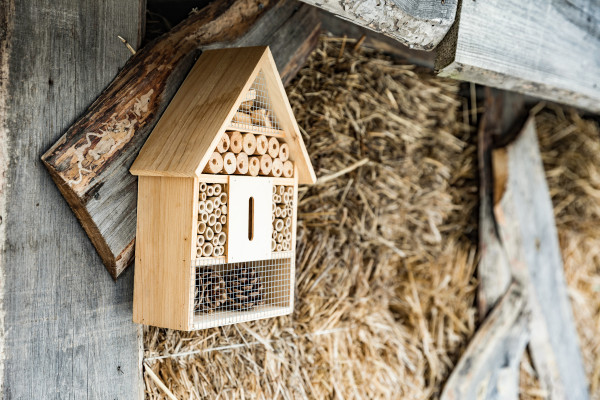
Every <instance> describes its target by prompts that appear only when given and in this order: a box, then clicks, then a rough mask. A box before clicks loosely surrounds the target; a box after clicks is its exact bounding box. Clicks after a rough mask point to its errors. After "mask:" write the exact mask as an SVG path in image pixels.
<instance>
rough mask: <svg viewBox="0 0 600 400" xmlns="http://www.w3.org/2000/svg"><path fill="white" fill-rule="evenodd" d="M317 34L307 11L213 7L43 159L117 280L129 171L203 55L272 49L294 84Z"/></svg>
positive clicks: (128, 206) (128, 72)
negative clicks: (229, 50) (255, 47)
mask: <svg viewBox="0 0 600 400" xmlns="http://www.w3.org/2000/svg"><path fill="white" fill-rule="evenodd" d="M231 27H234V28H233V29H232V28H231ZM318 33H319V22H318V19H317V18H316V14H315V10H313V9H311V7H309V6H306V5H303V6H301V7H298V6H297V3H295V2H291V1H280V2H278V3H277V4H275V5H274V6H273V3H270V2H265V1H261V2H260V4H259V2H258V1H254V0H219V1H216V2H213V3H211V4H210V5H209V6H208V7H206V8H204V9H202V10H200V11H199V12H198V13H196V14H193V15H192V16H190V17H189V18H188V19H187V20H185V21H184V22H182V23H181V24H180V25H178V26H177V27H176V28H174V29H173V30H172V31H171V32H170V33H168V34H167V35H165V36H163V37H161V38H159V39H157V40H156V41H155V42H153V43H150V44H148V45H147V46H145V47H144V48H143V49H141V50H139V51H138V52H137V53H136V55H135V56H133V57H132V58H131V60H130V61H129V62H128V63H127V65H125V67H124V68H123V69H122V70H121V72H120V73H119V75H118V76H117V78H116V79H115V80H114V81H113V83H112V84H111V85H110V86H109V87H108V88H107V89H106V90H105V91H104V93H103V94H102V95H101V96H100V97H99V98H98V99H97V100H96V101H95V102H94V104H93V105H92V106H90V108H89V109H88V110H87V111H86V112H85V113H84V114H83V116H82V117H81V118H80V119H79V120H77V122H75V124H74V125H72V126H71V128H69V130H68V131H67V133H65V135H64V136H63V137H62V138H61V139H60V140H59V141H58V142H56V143H55V144H54V145H53V146H52V147H51V148H50V149H49V150H48V151H47V152H46V153H45V154H44V156H43V157H42V160H43V162H44V164H45V165H46V167H47V168H48V170H49V171H50V174H51V176H52V177H53V179H54V181H55V183H56V184H57V185H58V187H59V189H60V190H61V192H62V193H63V195H64V197H65V198H66V199H67V201H68V203H69V205H70V206H71V208H72V209H73V210H74V212H75V214H76V215H77V217H78V219H79V220H80V222H81V224H82V226H83V227H84V229H85V230H86V232H87V234H88V236H89V237H90V239H91V240H92V243H93V244H94V246H95V247H96V250H97V251H98V253H99V254H100V256H101V258H102V260H103V261H104V264H105V266H106V267H107V269H108V271H109V272H110V274H111V275H112V276H113V278H115V279H116V277H117V276H119V274H120V273H121V272H122V271H123V270H124V269H125V268H126V267H127V266H128V265H129V264H130V263H131V262H132V261H133V248H134V242H135V221H136V198H137V190H136V185H137V181H136V178H135V177H133V176H131V175H130V174H129V167H130V166H131V164H132V162H133V160H134V159H135V157H136V155H137V153H138V152H139V149H140V148H141V147H142V145H143V143H144V141H145V140H146V138H147V137H148V135H149V134H150V132H151V130H152V128H153V127H154V125H155V124H156V122H157V121H158V119H159V118H160V116H161V114H162V112H163V111H164V109H165V108H166V106H167V104H168V103H169V101H170V100H171V98H172V96H173V95H174V94H175V92H176V90H177V88H178V87H179V85H180V83H181V82H182V81H183V79H184V78H185V75H186V74H187V72H188V71H189V69H190V67H191V65H192V63H193V61H194V58H195V57H196V56H197V55H198V53H199V51H200V49H203V48H207V46H208V45H212V48H221V47H236V46H250V45H267V44H268V45H270V47H271V50H272V51H273V52H274V54H275V59H276V61H277V63H278V68H279V69H280V70H281V71H282V76H283V79H284V80H289V79H291V77H292V76H293V75H294V74H295V73H296V71H297V70H298V68H299V67H300V66H301V65H302V64H303V62H304V59H305V58H306V57H307V56H308V54H309V53H310V51H311V50H312V48H313V47H314V46H315V45H316V40H317V37H318ZM80 160H82V161H81V162H80ZM80 163H81V167H80Z"/></svg>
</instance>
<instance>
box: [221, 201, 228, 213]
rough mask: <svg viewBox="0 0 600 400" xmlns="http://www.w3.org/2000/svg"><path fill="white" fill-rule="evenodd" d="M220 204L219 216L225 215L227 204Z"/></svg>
mask: <svg viewBox="0 0 600 400" xmlns="http://www.w3.org/2000/svg"><path fill="white" fill-rule="evenodd" d="M221 204H222V205H221V215H227V204H223V202H221Z"/></svg>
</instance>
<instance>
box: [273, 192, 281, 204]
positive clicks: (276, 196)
mask: <svg viewBox="0 0 600 400" xmlns="http://www.w3.org/2000/svg"><path fill="white" fill-rule="evenodd" d="M273 198H274V200H275V203H277V204H279V203H281V196H280V195H278V194H276V195H275V196H273Z"/></svg>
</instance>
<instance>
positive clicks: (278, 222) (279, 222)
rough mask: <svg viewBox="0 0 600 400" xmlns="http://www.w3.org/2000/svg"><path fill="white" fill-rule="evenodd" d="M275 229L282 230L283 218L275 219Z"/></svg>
mask: <svg viewBox="0 0 600 400" xmlns="http://www.w3.org/2000/svg"><path fill="white" fill-rule="evenodd" d="M275 230H276V231H277V232H281V231H282V230H283V220H282V219H281V218H277V219H276V220H275Z"/></svg>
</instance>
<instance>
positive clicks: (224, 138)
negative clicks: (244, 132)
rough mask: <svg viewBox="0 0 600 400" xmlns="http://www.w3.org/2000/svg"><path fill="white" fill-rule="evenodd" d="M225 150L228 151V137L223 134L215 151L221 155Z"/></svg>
mask: <svg viewBox="0 0 600 400" xmlns="http://www.w3.org/2000/svg"><path fill="white" fill-rule="evenodd" d="M227 150H229V136H227V134H226V133H224V134H223V136H221V140H220V141H219V144H218V145H217V151H218V152H219V153H221V154H223V153H225V152H226V151H227Z"/></svg>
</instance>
